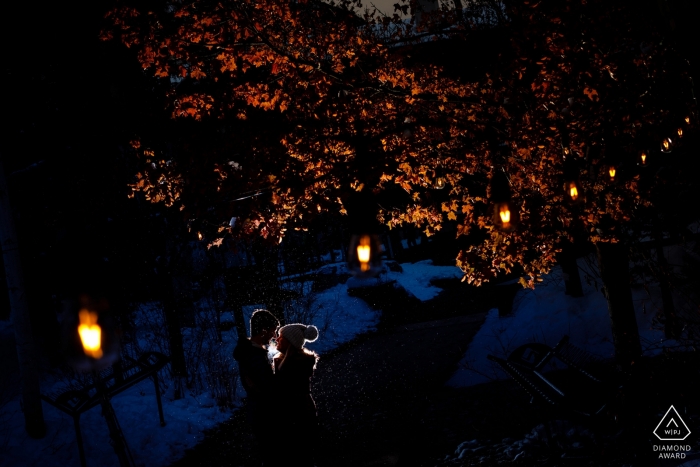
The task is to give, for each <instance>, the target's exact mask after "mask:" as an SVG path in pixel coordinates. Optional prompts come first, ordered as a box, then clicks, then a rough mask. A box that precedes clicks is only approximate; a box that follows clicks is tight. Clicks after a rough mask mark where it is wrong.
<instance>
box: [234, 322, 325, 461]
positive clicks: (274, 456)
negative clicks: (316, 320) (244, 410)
mask: <svg viewBox="0 0 700 467" xmlns="http://www.w3.org/2000/svg"><path fill="white" fill-rule="evenodd" d="M279 324H280V323H279V321H278V320H277V318H275V317H274V316H273V315H272V313H270V312H269V311H267V310H256V311H255V312H254V313H253V315H252V316H251V318H250V335H251V337H250V338H249V339H243V340H240V341H239V342H238V345H236V348H235V349H234V351H233V357H234V358H235V359H236V361H237V362H238V368H239V372H240V376H241V382H242V383H243V387H244V388H245V390H246V394H247V396H248V401H247V402H248V417H249V420H250V422H251V424H252V426H253V433H254V435H255V438H256V443H257V445H258V453H259V455H260V458H261V459H262V461H263V465H266V466H267V465H271V464H272V463H273V462H275V461H280V460H283V459H286V460H289V459H290V458H293V459H294V462H293V465H298V466H307V465H308V466H313V465H314V461H313V455H312V450H313V446H314V445H315V438H316V435H317V426H318V423H317V420H316V404H315V403H314V400H313V398H312V397H311V387H310V380H311V376H313V372H314V369H315V368H316V362H317V361H318V355H316V354H315V353H314V352H311V351H309V350H308V349H305V348H304V344H305V343H306V342H313V341H315V340H316V339H317V338H318V329H317V328H316V327H315V326H307V325H305V324H288V325H286V326H282V327H279ZM272 339H276V341H277V351H278V352H279V353H278V354H277V355H276V356H275V358H274V359H273V361H272V362H270V360H269V357H268V346H269V345H270V341H271V340H272Z"/></svg>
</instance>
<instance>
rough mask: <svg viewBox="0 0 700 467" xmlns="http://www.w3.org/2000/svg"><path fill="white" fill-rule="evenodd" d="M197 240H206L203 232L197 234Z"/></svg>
mask: <svg viewBox="0 0 700 467" xmlns="http://www.w3.org/2000/svg"><path fill="white" fill-rule="evenodd" d="M197 238H198V239H199V240H200V241H201V240H202V239H203V238H204V235H202V232H197Z"/></svg>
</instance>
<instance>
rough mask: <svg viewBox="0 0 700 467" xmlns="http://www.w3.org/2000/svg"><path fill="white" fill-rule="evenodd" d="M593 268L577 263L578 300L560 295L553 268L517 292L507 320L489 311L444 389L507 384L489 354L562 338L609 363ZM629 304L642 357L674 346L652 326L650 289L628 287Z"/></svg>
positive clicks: (655, 303) (606, 324) (655, 305)
mask: <svg viewBox="0 0 700 467" xmlns="http://www.w3.org/2000/svg"><path fill="white" fill-rule="evenodd" d="M592 264H593V262H592V261H585V260H584V259H580V260H579V268H580V269H581V270H582V278H581V279H582V280H581V281H582V285H583V292H584V296H583V297H579V298H572V297H570V296H568V295H566V294H565V293H564V280H563V278H562V272H561V268H559V267H556V268H554V269H553V270H552V273H551V274H549V275H548V276H546V277H545V281H544V282H543V283H542V284H540V285H538V286H537V287H536V288H535V290H530V289H523V290H520V291H518V293H517V294H516V296H515V299H514V301H513V312H512V314H511V315H510V316H506V317H499V315H498V310H497V309H492V310H491V311H489V313H488V315H487V316H486V321H485V322H484V324H483V325H482V327H481V329H480V330H479V332H478V333H477V334H476V336H474V339H473V340H472V342H471V344H470V345H469V347H468V349H467V351H466V353H465V355H464V357H463V358H462V360H461V362H460V369H459V370H458V371H457V372H456V373H455V374H454V375H453V376H452V377H451V378H450V380H449V381H448V382H447V384H448V385H449V386H453V387H464V386H472V385H475V384H479V383H484V382H488V381H492V380H499V379H506V378H508V376H507V375H506V374H505V372H503V371H502V370H501V369H500V368H499V367H498V365H497V364H495V363H494V362H491V361H490V360H488V359H487V358H486V356H487V355H488V354H492V355H495V356H497V357H501V358H506V356H507V355H508V354H509V353H510V352H512V351H513V350H514V349H515V348H517V347H518V346H520V345H522V344H526V343H528V342H539V343H543V344H547V345H549V346H554V345H556V343H557V342H559V340H560V339H561V338H562V337H563V336H564V335H568V336H569V338H570V342H571V343H572V344H574V345H576V346H577V347H579V348H582V349H585V350H587V351H588V352H590V353H592V354H594V355H596V356H599V357H601V358H612V357H613V355H614V348H613V340H612V331H611V327H610V317H609V315H608V305H607V301H606V299H605V297H604V296H603V294H602V293H601V292H600V288H601V283H600V280H599V279H596V276H597V270H596V269H595V266H592ZM586 277H588V280H586ZM632 299H633V301H634V306H635V312H636V316H637V324H638V325H639V334H640V339H641V342H642V347H643V349H644V350H645V351H646V353H648V354H649V353H652V354H653V353H656V352H659V351H660V349H661V348H662V347H663V346H666V345H675V344H676V342H675V341H664V335H663V331H662V330H660V329H659V328H658V326H656V327H654V326H653V323H652V320H653V318H654V316H655V315H656V313H657V311H658V310H659V309H660V307H661V298H660V294H659V292H658V291H655V290H654V289H653V288H651V289H650V293H647V291H646V290H644V289H643V288H641V287H640V288H633V289H632Z"/></svg>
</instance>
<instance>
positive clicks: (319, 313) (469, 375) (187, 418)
mask: <svg viewBox="0 0 700 467" xmlns="http://www.w3.org/2000/svg"><path fill="white" fill-rule="evenodd" d="M400 266H401V269H402V270H403V272H396V271H387V272H386V273H384V274H382V275H381V276H380V277H379V278H378V279H371V280H369V281H359V280H357V279H354V278H351V279H348V280H347V281H345V282H344V283H339V284H336V285H334V286H332V287H330V288H328V289H326V290H323V291H321V292H317V293H315V294H314V295H313V297H312V300H310V301H309V302H307V304H308V307H309V309H313V313H311V314H308V315H306V316H312V317H313V318H312V319H311V320H310V321H311V323H312V324H315V325H316V326H317V327H318V328H319V329H320V330H321V335H320V337H319V339H318V341H316V342H314V343H311V344H309V345H308V347H309V348H310V349H313V350H315V351H316V352H318V353H319V354H321V355H323V354H324V353H325V352H328V351H330V350H332V349H334V348H335V347H337V346H338V345H340V344H342V343H345V342H348V341H350V340H351V339H353V338H354V337H355V336H357V335H358V334H361V333H364V332H367V331H370V330H373V329H375V326H376V325H377V323H378V321H379V317H380V312H378V311H376V310H373V309H371V308H370V307H369V306H368V305H367V303H365V302H364V301H363V300H361V299H359V298H356V297H351V296H350V295H348V288H353V287H358V286H363V285H368V284H371V283H372V281H380V282H385V281H392V280H395V281H396V282H397V284H398V285H400V286H402V287H404V288H405V289H406V290H407V291H408V292H410V293H411V294H413V295H414V296H415V297H417V298H418V299H420V300H423V301H425V300H429V299H431V298H433V297H435V296H436V295H437V294H438V293H439V292H440V289H439V288H437V287H435V286H433V285H431V284H430V281H431V280H433V279H438V278H460V277H461V276H462V273H461V271H460V270H459V269H458V268H456V267H452V266H434V265H433V264H432V262H431V261H429V260H428V261H420V262H417V263H413V264H410V263H406V264H401V265H400ZM580 267H581V268H583V269H584V270H585V269H586V268H589V266H588V263H587V262H584V261H581V262H580ZM315 272H317V273H321V274H322V273H324V272H325V273H330V272H333V273H337V274H343V273H345V272H346V269H345V264H344V263H335V264H327V265H325V266H323V267H321V268H320V269H319V270H318V271H315ZM589 272H590V277H591V278H590V280H588V281H586V274H584V277H583V284H584V293H585V295H584V296H583V297H581V298H571V297H569V296H567V295H565V294H564V284H563V280H562V277H561V271H560V270H559V269H555V270H554V271H553V272H552V274H550V275H549V276H547V277H546V280H545V282H544V283H543V284H541V285H540V286H538V287H537V289H536V290H534V291H533V290H522V291H519V292H518V293H517V295H516V297H515V302H514V306H513V313H512V314H511V315H510V316H508V317H499V316H498V311H497V310H495V309H494V310H491V311H490V312H489V313H488V316H487V318H486V321H485V323H484V325H483V326H482V328H481V329H480V331H479V332H478V333H477V335H476V336H475V337H474V340H473V341H472V343H471V344H470V346H469V348H468V350H467V351H466V354H465V355H464V358H463V359H462V362H461V368H460V369H459V370H458V371H457V372H456V373H455V374H454V375H453V376H452V378H451V379H450V380H449V382H448V384H449V385H452V386H469V385H473V384H478V383H481V382H486V381H489V380H491V379H503V378H505V377H506V375H505V374H503V373H502V372H501V371H500V370H498V369H496V368H494V367H493V366H492V364H491V362H490V361H488V360H487V359H486V355H487V354H489V353H491V354H494V355H498V356H505V355H507V353H508V352H510V351H511V350H513V349H514V348H516V347H517V346H519V345H521V344H523V343H526V342H531V341H537V342H543V343H546V344H549V345H554V344H556V342H557V341H558V340H559V339H560V338H561V337H562V336H563V335H565V334H567V335H569V336H570V338H571V342H572V343H574V344H575V345H577V346H579V347H582V348H584V349H586V350H588V351H589V352H592V353H594V354H597V355H600V356H601V357H610V356H612V354H613V347H612V335H611V332H610V323H609V318H608V311H607V304H606V301H605V299H604V297H603V295H602V294H601V293H600V292H599V289H600V284H599V282H598V283H597V284H596V281H595V271H592V270H591V271H589ZM307 282H308V281H307ZM310 286H311V284H310V282H308V283H306V282H305V283H299V282H297V283H293V282H290V283H289V285H288V287H291V288H295V287H296V290H302V291H305V292H307V293H310ZM633 297H634V300H635V308H636V311H637V319H638V322H639V326H640V333H641V336H642V342H643V345H645V347H646V348H648V349H658V348H660V347H661V346H663V345H664V344H667V343H668V342H666V343H664V342H663V335H662V333H661V332H660V331H659V330H655V329H652V327H653V326H652V318H653V316H654V315H655V314H656V310H657V309H658V307H659V306H660V298H659V297H658V296H657V295H654V292H653V290H652V295H651V297H649V296H648V294H647V293H646V292H645V291H644V290H643V289H641V288H640V289H634V290H633ZM154 306H155V305H154V304H144V305H143V306H142V307H141V310H140V313H141V315H140V317H138V319H137V323H139V324H140V330H139V334H138V340H139V343H140V347H141V349H142V350H159V348H158V345H157V342H158V333H159V332H163V330H162V329H159V325H158V323H159V321H158V319H153V317H154V314H155V313H156V312H157V311H158V310H155V309H154V308H153V307H154ZM199 308H200V309H205V311H206V304H205V303H200V304H199ZM248 308H249V309H248ZM248 308H246V311H247V314H249V313H251V312H252V310H253V308H255V306H251V307H248ZM202 316H211V310H209V314H208V315H207V314H206V313H204V314H203V315H202ZM202 316H199V317H198V318H197V319H198V320H201V319H203V318H202ZM149 319H150V321H149ZM206 319H210V318H206ZM227 320H228V321H230V320H231V316H230V314H224V315H223V316H222V321H227ZM198 322H199V321H198ZM161 328H162V326H161ZM185 331H186V332H185V335H184V337H185V343H186V347H187V345H188V343H189V345H194V344H196V343H197V342H198V341H197V339H200V338H201V334H197V333H196V332H195V330H193V329H192V328H185ZM11 334H12V329H11V327H10V325H9V323H7V322H0V341H2V340H3V339H8V338H11ZM198 336H199V337H198ZM222 337H223V340H222V342H221V343H217V344H215V345H214V344H207V345H210V346H212V348H211V349H210V350H211V352H214V354H216V355H220V356H223V357H222V358H229V359H230V354H231V351H232V349H233V348H234V346H235V344H236V333H235V330H234V329H231V330H229V331H225V332H223V335H222ZM649 351H656V350H649ZM225 363H226V362H225ZM230 364H231V365H234V364H235V362H233V361H232V360H230ZM51 384H52V383H51V380H50V377H48V376H47V378H46V379H45V381H44V388H43V389H44V390H50V389H51ZM166 386H167V388H168V389H167V390H166V391H165V394H164V397H163V410H164V413H165V421H166V423H167V424H166V426H165V427H160V426H159V421H158V412H157V407H156V399H155V393H154V389H153V384H152V382H151V381H150V380H146V381H144V382H142V383H140V384H138V385H136V386H134V387H133V388H131V389H129V390H127V391H125V392H124V393H122V394H119V395H118V396H116V397H114V398H113V400H112V404H113V406H114V409H115V412H116V414H117V417H118V419H119V422H120V424H121V426H122V428H123V429H124V433H125V435H126V438H127V441H128V444H129V446H130V448H131V450H132V452H133V456H134V458H135V460H136V463H137V464H138V465H148V466H163V465H168V464H169V463H171V462H173V461H175V460H176V459H178V458H179V457H181V456H182V454H183V453H184V451H185V449H187V448H189V447H192V446H194V445H195V444H196V443H197V442H198V441H199V440H201V439H202V437H203V430H206V429H208V428H211V427H213V426H215V425H216V424H217V423H220V422H222V421H224V420H226V419H227V418H229V417H230V416H231V411H230V410H221V409H220V408H219V407H217V405H216V403H215V401H214V399H213V398H212V397H211V396H209V395H203V394H206V392H204V393H203V394H200V395H193V394H189V393H188V394H186V396H185V397H184V398H183V399H179V400H173V397H172V396H173V391H172V384H171V382H168V381H165V384H164V387H166ZM243 394H244V391H243V390H242V388H240V386H239V387H238V389H237V395H238V397H240V396H242V395H243ZM234 410H235V409H234ZM44 413H45V418H46V423H47V428H48V434H47V436H46V437H45V438H43V439H41V440H33V439H31V438H29V437H27V435H26V434H25V431H24V428H23V418H22V413H21V410H20V407H19V402H18V399H17V398H16V397H15V398H13V399H11V400H9V401H7V400H6V402H4V403H3V402H2V394H0V465H2V466H3V467H5V466H23V467H24V466H41V467H53V466H79V465H80V462H79V458H78V449H77V445H76V441H75V431H74V428H73V423H72V420H71V419H70V418H69V417H68V416H67V415H65V414H64V413H62V412H60V411H58V410H56V409H54V408H53V407H51V406H50V405H48V404H44ZM81 427H82V431H83V436H84V443H85V450H86V455H87V459H88V466H90V467H93V466H106V467H111V466H117V465H118V461H117V458H116V455H114V454H113V451H112V448H111V446H110V445H109V438H108V432H107V428H106V425H105V422H104V419H103V418H102V417H101V415H100V410H99V408H94V409H91V410H90V411H88V412H87V413H85V414H84V415H83V416H82V417H81Z"/></svg>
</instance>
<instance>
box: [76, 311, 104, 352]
mask: <svg viewBox="0 0 700 467" xmlns="http://www.w3.org/2000/svg"><path fill="white" fill-rule="evenodd" d="M78 317H79V318H80V325H79V326H78V334H79V335H80V341H81V342H82V344H83V350H84V351H85V354H86V355H88V356H90V357H92V358H101V357H102V328H100V325H99V324H97V313H93V312H91V311H88V310H80V313H78Z"/></svg>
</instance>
